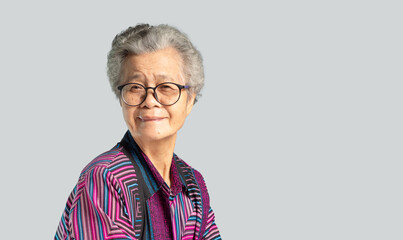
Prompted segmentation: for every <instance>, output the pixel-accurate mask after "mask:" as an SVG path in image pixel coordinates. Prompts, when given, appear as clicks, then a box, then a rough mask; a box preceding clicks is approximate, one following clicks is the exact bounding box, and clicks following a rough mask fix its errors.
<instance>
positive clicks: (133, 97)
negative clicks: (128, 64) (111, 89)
mask: <svg viewBox="0 0 403 240" xmlns="http://www.w3.org/2000/svg"><path fill="white" fill-rule="evenodd" d="M180 93H181V91H180V89H179V87H178V86H177V85H175V84H173V83H163V84H160V85H158V86H157V87H156V89H155V95H156V100H157V101H158V102H159V103H161V104H162V105H172V104H174V103H176V102H177V101H178V100H179V97H180ZM122 97H123V100H124V101H125V102H126V103H127V104H129V105H132V106H136V105H140V104H141V103H142V102H143V101H144V100H145V98H146V97H147V90H146V88H145V87H144V86H142V85H140V84H137V83H132V84H128V85H126V86H124V87H123V89H122Z"/></svg>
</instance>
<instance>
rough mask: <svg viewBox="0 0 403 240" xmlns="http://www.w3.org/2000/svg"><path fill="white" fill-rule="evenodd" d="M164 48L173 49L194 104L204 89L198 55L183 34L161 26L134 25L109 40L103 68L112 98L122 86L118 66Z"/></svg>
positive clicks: (117, 94)
mask: <svg viewBox="0 0 403 240" xmlns="http://www.w3.org/2000/svg"><path fill="white" fill-rule="evenodd" d="M168 47H172V48H174V49H176V50H177V51H178V53H179V54H180V56H181V57H182V61H183V64H182V65H183V69H182V71H183V75H184V77H185V82H186V84H187V85H189V86H190V91H192V92H193V93H194V94H195V96H196V98H195V102H196V101H197V99H198V98H199V97H200V95H201V94H200V91H201V89H202V88H203V86H204V68H203V59H202V56H201V54H200V52H199V51H198V50H197V49H196V48H195V47H194V46H193V44H192V43H191V42H190V40H189V38H188V36H187V35H186V34H185V33H183V32H181V31H179V30H178V29H176V28H175V27H172V26H169V25H165V24H161V25H157V26H150V25H148V24H138V25H136V26H135V27H129V28H128V29H126V30H124V31H122V32H121V33H120V34H118V35H116V37H115V39H113V41H112V48H111V50H110V51H109V54H108V63H107V69H108V78H109V82H110V84H111V87H112V91H113V92H114V93H115V95H116V97H117V98H119V97H120V95H119V94H120V93H119V90H118V89H117V87H118V86H119V85H120V84H122V79H121V73H122V65H123V63H124V62H125V61H126V59H127V57H128V56H130V55H140V54H144V53H150V52H155V51H158V50H161V49H164V48H168Z"/></svg>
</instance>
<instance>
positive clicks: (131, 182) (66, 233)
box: [55, 131, 221, 240]
mask: <svg viewBox="0 0 403 240" xmlns="http://www.w3.org/2000/svg"><path fill="white" fill-rule="evenodd" d="M170 171H171V172H170V173H171V187H170V188H169V187H168V185H167V184H166V183H165V181H164V180H163V178H162V177H161V175H160V174H159V173H158V171H157V170H156V169H155V167H154V166H153V164H152V163H151V161H150V160H149V159H148V158H147V156H145V155H144V154H143V153H142V152H141V150H140V148H139V147H138V145H137V144H136V143H135V142H134V140H133V138H132V136H131V135H130V132H129V131H128V132H127V133H126V135H125V136H124V137H123V139H122V141H121V142H120V143H118V144H117V145H116V146H115V147H113V148H112V149H111V150H110V151H107V152H105V153H103V154H101V155H99V156H98V157H96V158H95V159H94V160H93V161H92V162H91V163H89V164H88V165H87V166H86V167H85V168H84V170H83V171H82V173H81V175H80V177H79V180H78V183H77V185H76V186H75V188H74V189H73V191H72V193H71V194H70V196H69V198H68V200H67V204H66V208H65V211H64V212H63V215H62V219H61V221H60V223H59V226H58V229H57V232H56V235H55V239H76V240H89V239H147V240H148V239H155V240H169V239H174V240H177V239H206V240H207V239H221V236H220V233H219V231H218V228H217V226H216V224H215V220H214V219H215V218H214V213H213V211H212V210H211V207H210V200H209V196H208V192H207V188H206V185H205V182H204V180H203V177H202V175H201V174H200V173H199V172H197V171H196V170H195V169H193V168H191V167H190V166H189V165H187V164H186V163H185V162H184V161H183V160H181V159H180V158H179V157H177V156H176V155H175V154H174V156H173V161H172V165H171V170H170Z"/></svg>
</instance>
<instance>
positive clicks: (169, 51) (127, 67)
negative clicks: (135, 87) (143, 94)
mask: <svg viewBox="0 0 403 240" xmlns="http://www.w3.org/2000/svg"><path fill="white" fill-rule="evenodd" d="M122 70H123V77H124V78H125V79H126V80H127V78H129V77H136V78H141V77H145V78H151V77H152V78H156V77H157V76H158V77H159V78H167V77H177V76H178V75H181V73H182V59H181V57H180V55H179V53H178V52H177V51H176V50H175V49H174V48H165V49H162V50H158V51H155V52H150V53H144V54H140V55H130V56H128V57H127V59H126V61H125V63H124V65H123V69H122Z"/></svg>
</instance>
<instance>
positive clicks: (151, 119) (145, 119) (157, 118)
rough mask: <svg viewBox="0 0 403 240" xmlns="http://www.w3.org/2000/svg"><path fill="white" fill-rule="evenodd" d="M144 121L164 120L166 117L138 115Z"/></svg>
mask: <svg viewBox="0 0 403 240" xmlns="http://www.w3.org/2000/svg"><path fill="white" fill-rule="evenodd" d="M138 118H139V119H140V120H141V121H142V122H158V121H161V120H164V119H165V118H164V117H156V116H139V117H138Z"/></svg>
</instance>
